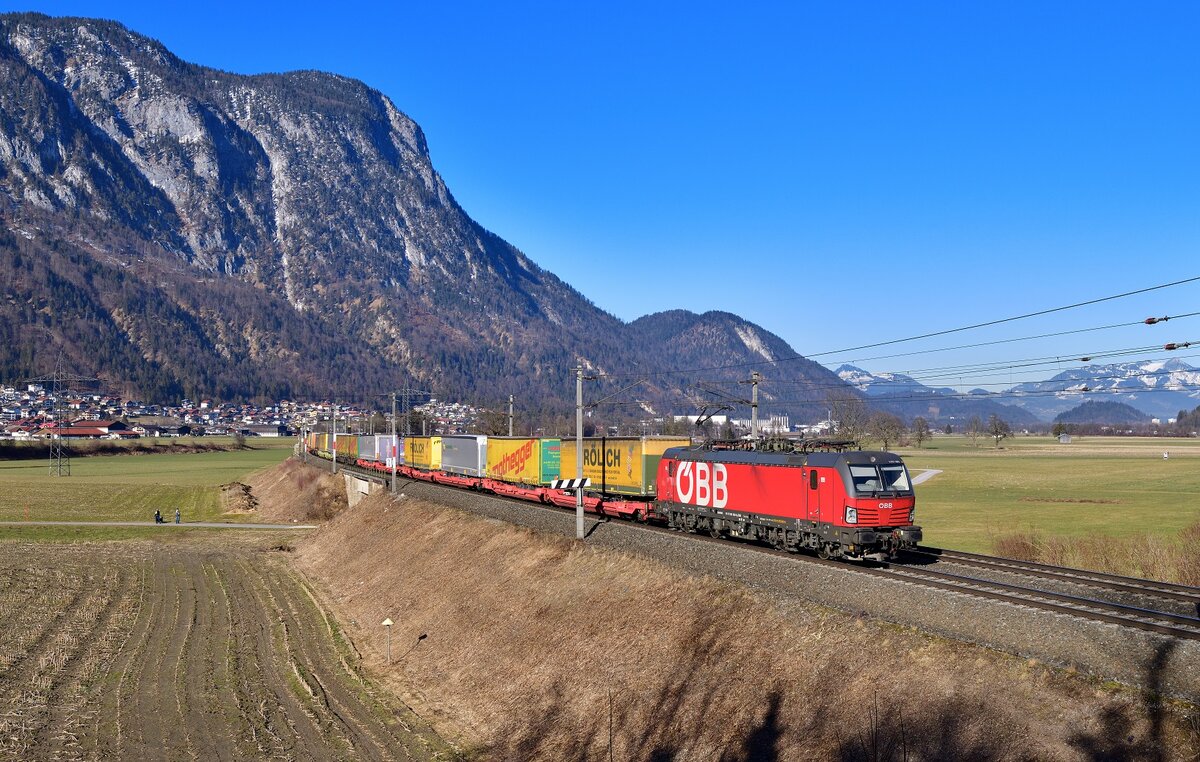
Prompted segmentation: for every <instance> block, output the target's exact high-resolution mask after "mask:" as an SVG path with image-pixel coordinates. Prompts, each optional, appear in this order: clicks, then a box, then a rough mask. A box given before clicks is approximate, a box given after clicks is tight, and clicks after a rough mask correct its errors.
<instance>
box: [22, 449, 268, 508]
mask: <svg viewBox="0 0 1200 762" xmlns="http://www.w3.org/2000/svg"><path fill="white" fill-rule="evenodd" d="M255 444H256V445H258V443H257V442H256V443H255ZM291 444H292V440H291V439H284V440H279V441H272V442H270V443H268V444H267V445H265V446H262V445H259V446H256V447H252V448H249V449H245V450H236V451H229V452H205V453H165V454H161V455H160V454H149V455H129V456H100V457H90V458H81V457H76V458H72V460H71V475H70V476H68V477H50V476H48V471H49V468H48V464H47V462H46V461H43V460H37V461H29V460H14V461H0V519H4V520H16V521H21V520H26V519H29V520H35V521H68V520H78V521H145V520H149V519H150V518H152V517H153V515H154V511H155V509H158V510H161V511H162V512H163V515H164V516H168V517H170V516H173V515H174V513H175V509H176V508H178V509H179V510H180V511H181V512H182V515H183V520H184V521H221V520H234V521H236V520H243V521H245V520H249V519H251V518H253V517H251V516H246V515H238V516H225V515H223V514H222V513H221V500H220V489H219V487H220V485H222V484H227V483H229V482H232V481H238V480H241V479H243V478H244V477H245V476H246V475H247V474H249V473H251V472H253V471H257V470H258V469H260V468H265V467H268V466H273V465H275V464H277V463H280V462H282V461H283V460H284V459H286V458H287V456H288V454H289V453H290V452H291V449H290V446H291Z"/></svg>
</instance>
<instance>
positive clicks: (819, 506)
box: [655, 444, 921, 561]
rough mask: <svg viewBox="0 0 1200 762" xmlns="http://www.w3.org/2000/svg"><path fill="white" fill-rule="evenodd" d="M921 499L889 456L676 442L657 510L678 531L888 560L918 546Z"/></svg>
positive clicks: (661, 473) (665, 463)
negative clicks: (916, 522)
mask: <svg viewBox="0 0 1200 762" xmlns="http://www.w3.org/2000/svg"><path fill="white" fill-rule="evenodd" d="M915 505H916V497H915V496H914V495H913V489H912V481H911V480H910V479H909V476H908V469H907V468H905V466H904V461H903V460H901V459H900V456H899V455H896V454H895V453H890V452H878V451H876V452H869V451H868V452H864V451H850V450H844V449H841V448H840V447H838V446H837V445H836V444H835V445H833V446H832V451H822V452H808V451H805V450H804V449H790V447H789V451H786V452H780V451H774V452H771V451H762V450H757V449H755V450H745V449H733V448H731V449H724V448H721V447H715V446H710V447H702V448H690V447H675V448H672V449H670V450H667V451H666V453H665V454H664V455H663V457H662V460H661V461H660V462H659V465H658V501H657V502H656V504H655V511H656V513H657V514H658V515H659V517H660V518H662V519H665V520H666V521H668V522H669V523H670V525H671V526H672V527H674V528H677V529H683V530H687V531H690V532H698V531H707V532H709V533H711V534H712V535H713V536H714V537H719V536H722V535H728V536H730V537H737V538H744V539H751V540H760V541H763V542H766V543H769V544H771V545H773V546H775V547H776V548H780V549H784V548H786V549H787V550H790V551H793V552H796V551H799V550H801V549H805V548H807V549H811V550H813V551H816V553H817V555H819V556H821V557H822V558H847V559H852V560H862V559H864V558H870V559H873V560H879V561H882V560H885V559H887V558H890V557H893V556H895V555H896V553H897V552H898V551H899V550H900V549H901V548H906V547H912V546H914V545H916V544H917V543H918V542H920V541H921V528H920V527H918V526H913V513H914V509H915Z"/></svg>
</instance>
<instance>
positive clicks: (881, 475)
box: [850, 463, 912, 495]
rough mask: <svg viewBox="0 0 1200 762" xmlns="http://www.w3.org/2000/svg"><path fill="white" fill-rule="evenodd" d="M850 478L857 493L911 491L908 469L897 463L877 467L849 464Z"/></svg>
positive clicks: (872, 493)
mask: <svg viewBox="0 0 1200 762" xmlns="http://www.w3.org/2000/svg"><path fill="white" fill-rule="evenodd" d="M850 478H851V479H852V480H853V481H854V492H855V493H856V494H859V495H877V494H878V493H880V492H911V491H912V483H911V482H910V481H909V480H908V471H907V470H906V469H905V468H904V466H903V465H901V464H899V463H896V464H891V465H885V466H879V467H876V466H873V465H872V466H866V465H856V466H850Z"/></svg>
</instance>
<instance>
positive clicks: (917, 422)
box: [912, 415, 933, 448]
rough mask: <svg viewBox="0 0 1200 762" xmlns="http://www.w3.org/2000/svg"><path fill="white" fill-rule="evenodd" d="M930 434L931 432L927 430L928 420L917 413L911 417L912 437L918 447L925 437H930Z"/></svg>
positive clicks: (931, 434)
mask: <svg viewBox="0 0 1200 762" xmlns="http://www.w3.org/2000/svg"><path fill="white" fill-rule="evenodd" d="M932 436H933V432H931V431H930V430H929V421H927V420H925V419H924V418H922V417H921V416H919V415H918V416H917V417H916V418H914V419H913V425H912V437H913V439H914V440H916V442H917V447H918V448H919V447H920V446H921V443H922V442H924V441H925V440H926V439H930V438H931V437H932Z"/></svg>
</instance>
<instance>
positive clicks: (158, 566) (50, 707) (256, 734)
mask: <svg viewBox="0 0 1200 762" xmlns="http://www.w3.org/2000/svg"><path fill="white" fill-rule="evenodd" d="M0 616H3V620H2V621H3V622H4V626H3V627H0V759H22V760H25V759H30V760H42V759H62V758H80V759H89V758H90V759H135V758H151V757H154V758H172V759H175V758H180V759H182V758H193V759H195V758H203V759H338V758H345V759H380V760H383V759H438V758H447V757H449V756H451V752H450V750H449V748H448V747H447V746H446V745H445V744H444V743H443V742H441V741H440V739H438V738H437V737H436V736H434V735H433V734H432V732H430V731H429V730H427V729H426V728H425V727H424V726H423V725H422V723H420V721H419V720H417V719H416V718H415V717H414V716H413V715H411V713H409V712H408V711H407V709H406V708H404V707H403V705H400V704H398V703H397V702H395V700H394V699H391V698H389V697H387V696H385V695H383V694H382V693H380V692H379V691H377V690H375V688H374V687H373V686H372V685H371V684H370V682H369V681H367V680H365V679H364V678H363V677H362V676H361V674H360V672H359V671H358V669H357V668H356V667H355V666H354V665H353V662H354V658H353V656H352V655H349V656H348V654H349V651H348V646H347V645H346V644H345V643H344V642H342V641H340V640H339V637H340V636H339V635H338V631H337V629H336V626H335V625H334V624H333V623H331V622H330V621H329V620H328V619H327V618H326V616H325V615H324V613H323V612H322V611H321V609H320V608H319V607H318V606H317V605H316V603H315V601H314V600H313V598H312V596H311V595H310V594H309V592H308V591H307V589H306V587H305V586H304V583H303V581H302V580H300V579H299V578H298V577H297V576H296V575H295V574H294V573H293V572H291V571H290V570H289V569H288V568H287V566H286V565H285V564H283V563H281V562H280V561H279V560H278V559H275V558H272V557H271V556H270V555H269V554H265V553H262V552H254V551H249V550H245V551H243V550H238V549H234V550H221V551H213V550H211V549H206V548H204V549H201V548H192V547H188V546H176V547H170V546H156V545H152V544H149V543H120V544H91V545H32V544H31V545H24V544H17V543H9V544H5V545H3V546H0Z"/></svg>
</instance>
